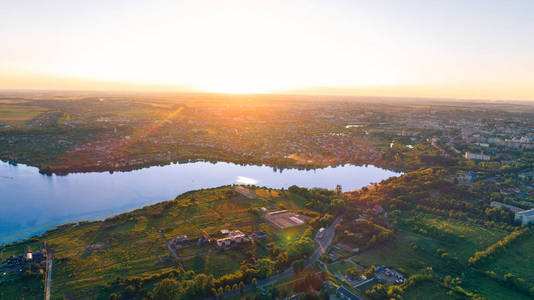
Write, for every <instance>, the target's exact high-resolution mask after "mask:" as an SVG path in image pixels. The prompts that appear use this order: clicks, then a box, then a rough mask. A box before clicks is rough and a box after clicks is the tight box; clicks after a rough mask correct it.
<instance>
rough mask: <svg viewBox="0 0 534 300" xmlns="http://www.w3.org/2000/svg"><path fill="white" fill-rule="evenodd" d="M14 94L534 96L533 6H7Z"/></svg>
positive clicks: (5, 35)
mask: <svg viewBox="0 0 534 300" xmlns="http://www.w3.org/2000/svg"><path fill="white" fill-rule="evenodd" d="M0 37H1V39H2V42H0V89H69V90H72V89H74V90H76V89H82V90H145V91H146V90H158V91H201V92H221V93H304V94H306V93H310V94H343V95H369V96H402V97H406V96H408V97H409V96H414V97H444V98H478V99H510V100H534V38H533V37H534V1H532V0H508V1H502V0H499V1H497V0H484V1H479V0H469V1H465V0H461V1H460V0H447V1H435V0H417V1H416V0H389V1H388V0H369V1H363V0H348V1H341V0H338V1H334V0H330V1H313V0H305V1H301V0H291V1H287V0H286V1H276V0H268V1H267V0H266V1H255V0H243V1H239V0H224V1H223V0H214V1H205V0H194V1H186V0H183V1H179V0H173V1H171V0H159V1H158V0H153V1H136V0H129V1H114V0H92V1H86V0H84V1H78V0H68V1H63V0H49V1H42V0H34V1H30V0H2V4H1V5H0Z"/></svg>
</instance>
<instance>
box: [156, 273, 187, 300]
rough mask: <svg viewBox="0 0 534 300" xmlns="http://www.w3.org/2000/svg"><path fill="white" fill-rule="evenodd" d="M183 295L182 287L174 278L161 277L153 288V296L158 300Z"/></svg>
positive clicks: (170, 299) (171, 298)
mask: <svg viewBox="0 0 534 300" xmlns="http://www.w3.org/2000/svg"><path fill="white" fill-rule="evenodd" d="M182 295H183V288H182V286H181V285H180V283H179V282H178V281H176V280H174V279H170V278H166V279H163V280H162V281H161V282H160V283H159V284H158V285H157V286H156V288H155V289H154V298H155V299H158V300H176V299H180V297H181V296H182Z"/></svg>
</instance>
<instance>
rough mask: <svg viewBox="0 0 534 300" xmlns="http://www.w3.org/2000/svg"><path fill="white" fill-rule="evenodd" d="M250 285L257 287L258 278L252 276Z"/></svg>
mask: <svg viewBox="0 0 534 300" xmlns="http://www.w3.org/2000/svg"><path fill="white" fill-rule="evenodd" d="M252 287H253V288H254V289H256V288H258V280H257V279H256V278H252Z"/></svg>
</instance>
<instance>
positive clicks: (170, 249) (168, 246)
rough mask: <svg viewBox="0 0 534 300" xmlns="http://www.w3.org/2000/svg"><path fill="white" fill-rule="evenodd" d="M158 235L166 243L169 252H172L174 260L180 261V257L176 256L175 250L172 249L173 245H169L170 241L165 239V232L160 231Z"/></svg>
mask: <svg viewBox="0 0 534 300" xmlns="http://www.w3.org/2000/svg"><path fill="white" fill-rule="evenodd" d="M158 233H159V235H161V238H162V239H163V241H164V242H165V245H167V248H168V249H169V252H171V254H172V255H173V256H174V258H176V259H178V255H177V254H176V252H174V249H172V247H171V244H169V241H167V239H166V238H165V235H163V232H162V231H161V230H159V229H158Z"/></svg>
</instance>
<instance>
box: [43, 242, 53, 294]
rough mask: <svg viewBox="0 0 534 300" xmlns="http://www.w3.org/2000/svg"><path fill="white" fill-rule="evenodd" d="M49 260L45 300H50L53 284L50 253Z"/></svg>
mask: <svg viewBox="0 0 534 300" xmlns="http://www.w3.org/2000/svg"><path fill="white" fill-rule="evenodd" d="M49 255H50V256H49V258H48V262H47V268H46V269H47V272H46V293H45V300H50V284H51V282H52V262H53V260H52V252H50V253H49Z"/></svg>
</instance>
